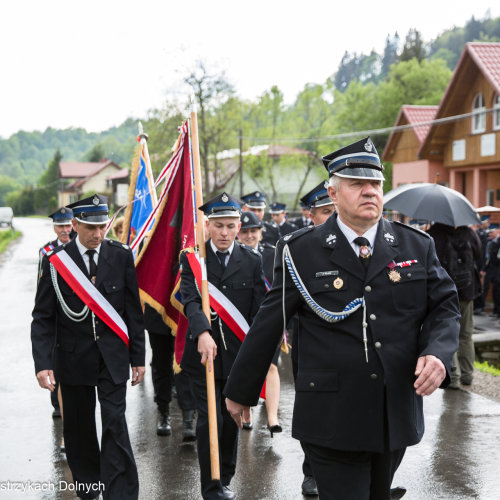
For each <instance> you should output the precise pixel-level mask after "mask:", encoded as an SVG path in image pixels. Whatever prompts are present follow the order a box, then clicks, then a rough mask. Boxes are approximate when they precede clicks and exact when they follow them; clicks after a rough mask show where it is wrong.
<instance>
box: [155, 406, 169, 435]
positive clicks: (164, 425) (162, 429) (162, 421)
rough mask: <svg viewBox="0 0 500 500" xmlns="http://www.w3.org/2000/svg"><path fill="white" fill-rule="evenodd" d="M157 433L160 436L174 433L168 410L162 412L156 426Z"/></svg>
mask: <svg viewBox="0 0 500 500" xmlns="http://www.w3.org/2000/svg"><path fill="white" fill-rule="evenodd" d="M156 434H158V436H170V434H172V427H171V425H170V415H169V413H168V411H166V412H164V413H160V418H159V420H158V425H157V426H156Z"/></svg>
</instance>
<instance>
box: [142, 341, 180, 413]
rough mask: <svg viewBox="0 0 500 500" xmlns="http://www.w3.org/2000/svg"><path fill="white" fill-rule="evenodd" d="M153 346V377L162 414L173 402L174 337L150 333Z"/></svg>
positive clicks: (156, 400) (156, 401)
mask: <svg viewBox="0 0 500 500" xmlns="http://www.w3.org/2000/svg"><path fill="white" fill-rule="evenodd" d="M148 333H149V343H150V344H151V350H152V354H153V355H152V358H151V377H152V379H153V387H154V391H155V403H156V404H157V405H158V409H159V410H160V412H166V411H167V410H168V406H169V404H170V401H171V400H172V385H173V382H174V370H173V367H172V362H173V359H174V337H173V336H172V335H171V334H170V333H167V334H164V333H154V332H151V331H148Z"/></svg>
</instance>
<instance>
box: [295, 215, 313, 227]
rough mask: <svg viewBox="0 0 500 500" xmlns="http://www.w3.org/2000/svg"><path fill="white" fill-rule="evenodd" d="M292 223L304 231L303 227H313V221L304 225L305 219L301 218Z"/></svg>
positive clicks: (296, 218)
mask: <svg viewBox="0 0 500 500" xmlns="http://www.w3.org/2000/svg"><path fill="white" fill-rule="evenodd" d="M290 222H291V223H292V224H294V225H295V226H297V228H298V229H302V228H303V227H307V226H311V225H312V220H311V219H309V222H308V223H307V225H306V224H304V219H303V218H302V216H301V217H295V219H290Z"/></svg>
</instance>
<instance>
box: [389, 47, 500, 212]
mask: <svg viewBox="0 0 500 500" xmlns="http://www.w3.org/2000/svg"><path fill="white" fill-rule="evenodd" d="M410 124H413V125H415V124H421V125H419V126H414V127H408V128H406V127H405V128H404V129H402V130H397V129H396V130H395V131H393V132H392V133H391V135H390V137H389V140H388V141H387V144H386V147H385V149H384V152H383V154H382V158H383V160H385V161H391V162H392V163H393V187H397V186H400V185H402V184H407V183H413V182H435V180H436V174H438V179H439V183H441V184H444V185H447V186H449V187H450V188H452V189H455V190H457V191H459V192H461V193H463V194H464V195H465V196H466V197H467V198H468V199H469V200H470V201H471V202H472V204H473V205H474V206H475V207H480V206H483V205H492V206H495V207H500V43H467V44H466V46H465V48H464V51H463V53H462V55H461V57H460V60H459V61H458V63H457V66H456V68H455V71H454V73H453V76H452V79H451V81H450V83H449V84H448V87H447V89H446V91H445V93H444V95H443V98H442V99H441V102H440V104H439V106H409V105H405V106H402V108H401V111H400V113H399V116H398V118H397V120H396V124H395V125H410Z"/></svg>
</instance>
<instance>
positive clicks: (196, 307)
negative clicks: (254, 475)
mask: <svg viewBox="0 0 500 500" xmlns="http://www.w3.org/2000/svg"><path fill="white" fill-rule="evenodd" d="M199 208H200V210H202V211H203V212H204V213H205V215H206V216H207V221H206V229H207V233H208V236H209V239H208V241H207V242H206V268H207V278H208V281H209V283H211V284H212V285H213V286H214V287H215V288H217V289H218V290H219V291H220V292H221V293H222V295H223V296H224V297H225V299H227V300H229V301H230V305H229V310H231V309H232V307H234V308H236V309H237V311H239V313H240V314H241V316H242V317H243V318H244V320H245V321H246V322H247V323H248V324H250V323H251V322H252V319H253V317H254V315H255V314H256V312H257V310H258V308H259V306H260V303H261V302H262V299H263V298H264V295H265V293H266V288H265V283H264V276H263V273H262V261H261V258H260V255H259V253H258V252H256V251H254V250H252V249H250V248H248V247H246V246H244V245H240V244H239V243H238V242H237V241H235V238H236V235H237V233H238V230H239V229H240V205H239V200H238V199H236V198H235V197H234V196H231V195H230V194H227V193H222V194H220V195H219V196H216V197H215V198H213V199H211V200H210V201H207V202H206V203H205V204H204V205H203V206H201V207H199ZM180 261H181V268H182V271H181V294H182V303H183V305H184V314H185V315H186V317H187V318H188V321H189V329H188V331H187V332H186V346H185V348H184V354H183V357H182V362H181V368H182V369H183V370H185V371H186V372H187V373H188V374H189V375H190V376H191V380H192V387H193V393H194V395H195V399H196V406H197V412H198V419H197V425H196V437H197V441H196V442H197V448H198V461H199V464H200V479H201V494H202V497H203V498H204V499H231V498H234V493H233V492H232V491H231V489H230V488H229V483H230V482H231V479H232V477H233V475H234V473H235V470H236V455H237V446H238V427H237V425H236V424H235V422H234V421H233V420H232V418H231V416H230V415H229V413H228V412H227V410H226V407H225V405H224V401H223V396H222V390H223V389H224V386H225V384H226V380H227V377H228V375H229V371H230V370H231V367H232V365H233V362H234V359H235V357H236V354H237V353H238V349H239V348H240V346H241V345H242V344H241V340H240V338H239V337H238V336H237V332H234V331H233V330H232V329H231V327H230V326H228V325H227V324H226V322H225V321H224V320H223V319H222V318H221V315H222V316H224V317H226V316H225V315H224V312H221V311H220V310H219V309H218V313H216V312H215V311H214V310H212V318H211V322H209V321H208V320H207V318H206V316H205V313H204V312H203V310H202V304H201V297H200V294H199V291H198V288H197V285H196V282H195V272H197V271H196V268H194V269H193V268H192V267H191V263H190V260H189V257H188V254H186V253H183V254H182V255H181V260H180ZM212 305H213V304H211V306H212ZM214 307H215V306H214ZM205 363H208V364H209V367H210V369H212V370H213V371H214V377H215V395H216V400H217V422H218V430H219V432H218V437H219V450H220V464H221V479H220V481H215V480H212V479H211V468H210V444H209V429H208V410H207V389H206V375H205V367H204V364H205Z"/></svg>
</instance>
